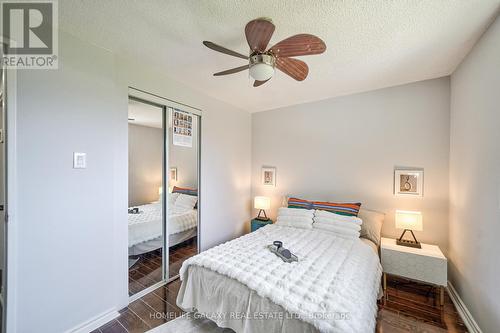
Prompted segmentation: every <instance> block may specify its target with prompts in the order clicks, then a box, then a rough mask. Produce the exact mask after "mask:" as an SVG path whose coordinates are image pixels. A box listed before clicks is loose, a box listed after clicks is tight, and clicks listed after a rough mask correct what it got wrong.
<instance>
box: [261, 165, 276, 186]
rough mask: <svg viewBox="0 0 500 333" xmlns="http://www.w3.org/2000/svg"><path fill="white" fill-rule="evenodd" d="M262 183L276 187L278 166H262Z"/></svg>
mask: <svg viewBox="0 0 500 333" xmlns="http://www.w3.org/2000/svg"><path fill="white" fill-rule="evenodd" d="M261 176H262V185H264V186H271V187H276V168H274V167H262V173H261Z"/></svg>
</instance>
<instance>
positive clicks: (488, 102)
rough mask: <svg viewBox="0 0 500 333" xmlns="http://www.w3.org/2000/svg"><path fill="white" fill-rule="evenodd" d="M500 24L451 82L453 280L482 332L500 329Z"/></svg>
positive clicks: (486, 36) (484, 39) (451, 233)
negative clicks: (499, 239)
mask: <svg viewBox="0 0 500 333" xmlns="http://www.w3.org/2000/svg"><path fill="white" fill-rule="evenodd" d="M499 89H500V18H497V19H496V21H495V22H494V23H493V25H492V26H491V27H490V28H489V30H488V31H487V32H486V33H485V34H484V35H483V37H482V38H481V39H480V41H479V42H478V43H477V44H476V46H475V47H474V49H473V50H472V52H471V53H470V54H469V55H468V56H467V57H466V59H465V60H464V61H463V62H462V64H461V65H460V66H459V68H458V69H457V70H456V71H455V72H454V73H453V75H452V76H451V153H450V237H449V239H450V252H449V259H450V280H451V282H452V283H453V285H454V286H455V288H456V289H457V291H458V293H459V294H460V296H461V298H462V299H463V301H464V302H465V304H466V306H467V308H468V309H469V311H470V312H471V313H472V315H473V316H474V318H475V319H476V321H477V322H478V324H479V326H480V327H481V329H482V330H483V332H497V331H498V328H499V327H500V298H499V295H500V285H499V283H498V277H499V276H500V261H499V259H498V254H499V253H500V242H499V241H498V237H499V235H500V148H499V143H500V130H499V126H500V94H499Z"/></svg>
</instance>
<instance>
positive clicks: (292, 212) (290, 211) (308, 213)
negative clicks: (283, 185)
mask: <svg viewBox="0 0 500 333" xmlns="http://www.w3.org/2000/svg"><path fill="white" fill-rule="evenodd" d="M278 216H304V217H308V218H312V217H313V216H314V211H313V210H312V209H300V208H286V207H280V208H279V209H278Z"/></svg>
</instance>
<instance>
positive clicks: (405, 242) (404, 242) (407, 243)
mask: <svg viewBox="0 0 500 333" xmlns="http://www.w3.org/2000/svg"><path fill="white" fill-rule="evenodd" d="M396 244H398V245H401V246H408V247H415V248H417V249H421V248H422V245H420V243H419V242H414V241H411V240H406V239H401V240H399V239H397V240H396Z"/></svg>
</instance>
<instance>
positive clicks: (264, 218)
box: [255, 209, 269, 221]
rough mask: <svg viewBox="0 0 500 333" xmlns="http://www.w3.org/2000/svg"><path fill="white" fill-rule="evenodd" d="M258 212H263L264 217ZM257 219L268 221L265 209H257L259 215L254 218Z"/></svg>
mask: <svg viewBox="0 0 500 333" xmlns="http://www.w3.org/2000/svg"><path fill="white" fill-rule="evenodd" d="M260 213H264V217H262V216H260ZM255 219H256V220H259V221H269V218H268V217H267V215H266V211H265V210H264V209H261V210H259V215H258V216H257V217H256V218H255Z"/></svg>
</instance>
